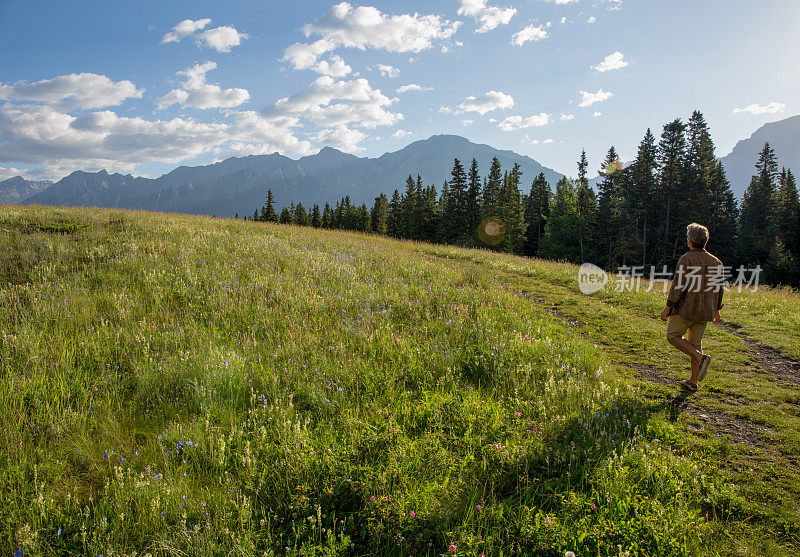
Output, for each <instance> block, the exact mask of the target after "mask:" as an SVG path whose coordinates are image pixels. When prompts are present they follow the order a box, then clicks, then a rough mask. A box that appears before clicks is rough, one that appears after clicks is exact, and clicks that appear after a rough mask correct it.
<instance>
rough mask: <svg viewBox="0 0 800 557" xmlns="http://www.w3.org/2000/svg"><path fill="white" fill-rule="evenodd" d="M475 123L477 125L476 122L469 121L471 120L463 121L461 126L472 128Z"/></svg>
mask: <svg viewBox="0 0 800 557" xmlns="http://www.w3.org/2000/svg"><path fill="white" fill-rule="evenodd" d="M474 123H475V120H469V119H467V120H461V125H462V126H464V127H467V126H471V125H472V124H474Z"/></svg>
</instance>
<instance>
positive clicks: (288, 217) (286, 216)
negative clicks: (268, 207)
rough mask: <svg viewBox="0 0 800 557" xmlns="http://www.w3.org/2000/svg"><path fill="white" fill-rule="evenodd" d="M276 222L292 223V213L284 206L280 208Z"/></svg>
mask: <svg viewBox="0 0 800 557" xmlns="http://www.w3.org/2000/svg"><path fill="white" fill-rule="evenodd" d="M278 222H280V223H281V224H292V213H290V212H289V209H287V208H286V207H284V208H283V209H282V210H281V216H280V219H279V220H278Z"/></svg>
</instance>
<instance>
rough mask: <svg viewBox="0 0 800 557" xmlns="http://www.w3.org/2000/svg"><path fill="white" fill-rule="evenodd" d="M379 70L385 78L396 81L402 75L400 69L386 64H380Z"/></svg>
mask: <svg viewBox="0 0 800 557" xmlns="http://www.w3.org/2000/svg"><path fill="white" fill-rule="evenodd" d="M378 70H380V72H381V75H382V76H383V77H388V78H391V79H394V78H396V77H398V76H399V75H400V70H399V69H397V68H395V67H394V66H387V65H386V64H378Z"/></svg>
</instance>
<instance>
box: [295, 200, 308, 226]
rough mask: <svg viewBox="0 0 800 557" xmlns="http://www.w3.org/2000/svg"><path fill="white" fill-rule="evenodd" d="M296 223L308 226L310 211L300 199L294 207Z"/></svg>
mask: <svg viewBox="0 0 800 557" xmlns="http://www.w3.org/2000/svg"><path fill="white" fill-rule="evenodd" d="M294 223H295V224H296V225H298V226H308V213H307V212H306V208H305V207H303V204H302V203H301V202H299V201H298V203H297V206H296V207H295V208H294Z"/></svg>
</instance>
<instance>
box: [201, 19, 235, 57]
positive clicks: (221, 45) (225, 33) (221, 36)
mask: <svg viewBox="0 0 800 557" xmlns="http://www.w3.org/2000/svg"><path fill="white" fill-rule="evenodd" d="M246 38H247V33H242V32H240V31H237V30H236V29H234V28H233V27H231V26H230V25H223V26H222V27H215V28H214V29H209V30H208V31H203V32H202V33H198V35H197V37H196V40H197V44H200V45H205V46H207V47H209V48H213V49H214V50H216V51H217V52H230V51H231V47H234V46H239V44H241V42H242V40H243V39H246Z"/></svg>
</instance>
